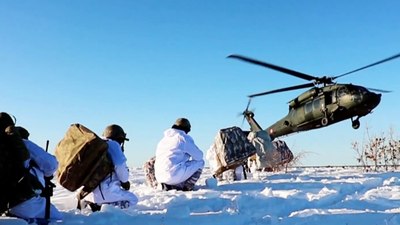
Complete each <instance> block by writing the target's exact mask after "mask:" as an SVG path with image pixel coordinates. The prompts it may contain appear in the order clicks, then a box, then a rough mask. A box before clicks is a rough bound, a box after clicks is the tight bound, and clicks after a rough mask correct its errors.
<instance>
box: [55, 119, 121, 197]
mask: <svg viewBox="0 0 400 225" xmlns="http://www.w3.org/2000/svg"><path fill="white" fill-rule="evenodd" d="M107 152H108V144H107V142H106V141H105V140H103V139H101V138H100V137H99V136H97V135H96V134H95V133H94V132H93V131H91V130H89V129H88V128H86V127H85V126H83V125H81V124H72V125H71V126H70V127H69V129H68V130H67V132H66V134H65V136H64V138H63V139H62V140H61V141H60V142H59V143H58V145H57V146H56V149H55V156H56V158H57V160H58V162H59V167H58V169H57V173H56V176H57V180H58V182H59V183H60V184H61V186H63V187H64V188H66V189H68V190H69V191H76V190H77V189H79V188H80V187H82V186H83V189H82V190H81V194H82V195H81V198H83V197H84V196H86V195H87V194H89V193H90V192H92V191H93V190H94V189H95V188H96V187H97V186H98V185H99V184H100V182H101V181H102V180H104V179H105V178H106V177H107V176H108V175H109V174H111V173H112V171H113V169H114V166H113V164H112V161H111V159H110V158H109V155H108V153H107Z"/></svg>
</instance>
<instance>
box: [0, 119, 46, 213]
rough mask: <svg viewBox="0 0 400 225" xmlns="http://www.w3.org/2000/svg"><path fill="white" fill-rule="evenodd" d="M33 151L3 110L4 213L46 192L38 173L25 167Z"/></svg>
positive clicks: (0, 192)
mask: <svg viewBox="0 0 400 225" xmlns="http://www.w3.org/2000/svg"><path fill="white" fill-rule="evenodd" d="M29 158H30V154H29V151H28V150H27V149H26V146H25V144H24V142H23V140H22V138H21V137H20V136H19V134H18V132H16V129H15V127H14V121H13V120H12V119H11V117H10V116H9V115H8V114H7V113H4V112H1V113H0V180H1V183H2V185H0V214H2V213H4V212H5V211H7V210H8V209H10V208H12V207H14V206H16V205H17V204H19V203H21V202H23V201H26V200H28V199H30V198H32V197H34V196H37V195H39V194H40V193H41V192H42V191H43V188H44V187H43V186H42V184H41V183H40V182H39V180H38V179H37V177H36V176H34V175H33V174H31V173H30V172H29V169H30V168H29V167H28V168H26V167H25V165H24V164H25V162H26V161H27V160H28V159H29Z"/></svg>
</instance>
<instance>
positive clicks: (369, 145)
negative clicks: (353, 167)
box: [351, 127, 400, 171]
mask: <svg viewBox="0 0 400 225" xmlns="http://www.w3.org/2000/svg"><path fill="white" fill-rule="evenodd" d="M365 138H366V139H365V140H363V142H361V143H360V142H358V141H354V142H352V143H351V145H352V149H353V150H355V151H356V153H357V161H358V163H360V164H361V165H362V166H363V167H364V170H368V168H370V167H371V166H373V168H374V170H375V171H376V170H377V169H378V167H383V168H385V170H386V171H387V170H389V167H391V168H394V169H397V166H398V164H399V160H400V140H399V139H398V138H396V137H395V134H394V129H393V128H391V129H390V130H389V132H388V134H385V133H381V134H380V135H371V134H370V132H369V129H368V127H367V128H366V137H365Z"/></svg>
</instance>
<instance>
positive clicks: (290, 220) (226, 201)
mask: <svg viewBox="0 0 400 225" xmlns="http://www.w3.org/2000/svg"><path fill="white" fill-rule="evenodd" d="M399 175H400V172H378V173H376V172H370V173H364V172H362V170H361V169H358V168H352V169H343V168H339V169H338V168H317V169H312V168H306V169H305V168H297V169H296V168H293V169H290V170H289V172H288V173H284V172H279V173H267V172H263V173H254V174H249V177H248V179H247V180H242V181H234V182H228V181H225V182H220V183H218V186H216V187H207V186H206V184H205V181H206V179H207V178H209V177H210V176H211V174H210V172H209V171H208V170H206V171H204V173H203V176H202V177H201V179H200V180H199V183H198V187H197V190H196V191H192V192H181V191H168V192H165V191H159V190H153V189H151V188H149V187H147V186H146V185H145V179H144V172H143V170H142V169H141V168H133V169H131V184H132V186H131V191H133V192H134V193H135V194H136V195H137V196H138V197H139V203H138V205H137V206H136V207H134V208H130V209H124V210H121V209H117V208H114V207H111V206H110V207H103V208H102V210H101V211H100V212H96V213H92V212H91V211H90V210H88V209H84V210H82V211H78V210H76V209H75V207H76V200H75V193H71V192H69V191H67V190H66V189H64V188H62V187H60V186H59V185H57V187H56V189H55V190H54V197H53V198H52V201H53V203H54V204H55V205H56V206H57V207H58V208H59V209H60V210H61V211H62V212H63V213H64V221H63V222H61V223H60V224H66V225H81V224H90V225H96V224H99V225H103V224H104V225H112V224H118V225H124V224H143V225H145V224H146V225H147V224H149V225H152V224H154V225H155V224H157V225H169V224H171V225H172V224H173V225H176V224H185V225H186V224H196V225H201V224H210V225H211V224H218V225H223V224H226V225H235V224H243V225H244V224H267V225H269V224H270V225H275V224H279V225H286V224H287V225H289V224H290V225H300V224H324V225H329V224H332V225H339V224H343V225H352V224H357V225H360V224H362V225H376V224H379V225H387V224H389V225H395V224H400V214H399V213H400V181H399V178H398V177H399ZM0 224H26V223H25V222H24V221H22V220H16V219H11V218H4V217H3V218H1V219H0Z"/></svg>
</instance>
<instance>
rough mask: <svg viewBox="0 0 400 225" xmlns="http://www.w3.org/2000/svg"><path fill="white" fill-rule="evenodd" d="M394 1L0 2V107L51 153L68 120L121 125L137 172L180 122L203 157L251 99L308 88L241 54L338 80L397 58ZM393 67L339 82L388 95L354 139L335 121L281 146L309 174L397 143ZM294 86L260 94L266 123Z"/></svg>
mask: <svg viewBox="0 0 400 225" xmlns="http://www.w3.org/2000/svg"><path fill="white" fill-rule="evenodd" d="M399 10H400V1H397V0H393V1H388V0H383V1H371V0H356V1H344V0H339V1H311V0H305V1H298V0H288V1H278V0H276V1H275V0H273V1H258V0H256V1H231V0H229V1H228V0H222V1H175V0H172V1H147V0H145V1H144V0H143V1H142V0H138V1H121V0H117V1H103V0H96V1H94V0H87V1H77V0H75V1H20V0H3V1H0V78H1V80H2V82H1V89H0V92H1V94H0V104H1V111H6V112H8V113H10V114H13V115H14V116H15V117H16V118H17V124H18V125H22V126H25V127H26V128H27V129H29V131H30V133H31V139H32V140H33V141H35V142H36V143H37V144H39V145H42V146H44V145H45V142H46V140H50V151H51V152H53V151H54V148H55V146H56V144H57V143H58V141H60V140H61V138H62V137H63V136H64V134H65V131H66V130H67V129H68V127H69V125H70V124H72V123H81V124H84V125H85V126H87V127H88V128H90V129H92V130H93V131H95V132H96V133H97V134H99V135H101V134H102V131H103V129H104V128H105V127H106V126H107V125H109V124H111V123H117V124H120V125H121V126H122V127H123V128H124V129H125V131H126V132H127V133H128V137H129V138H130V139H131V141H130V142H128V143H127V144H126V154H127V158H128V162H129V164H130V165H132V166H138V167H139V166H142V165H143V163H144V162H145V161H146V160H147V159H148V158H150V157H151V156H152V155H153V154H154V152H155V147H156V145H157V142H158V141H159V139H160V138H161V137H162V133H163V131H164V130H165V129H167V128H169V127H170V126H171V125H172V124H173V122H174V121H175V119H176V118H178V117H187V118H188V119H189V120H190V121H191V123H192V132H191V135H192V136H193V138H194V139H195V141H196V143H197V144H198V146H199V147H200V148H201V149H202V150H203V151H204V152H206V150H207V149H208V148H209V146H210V145H211V144H212V142H213V139H214V136H215V134H216V133H217V131H218V130H219V129H221V128H226V127H230V126H240V127H242V129H248V128H249V127H248V125H247V124H246V123H242V121H243V118H242V117H240V116H238V114H239V113H240V112H242V111H243V110H244V108H245V107H246V104H247V101H248V99H247V97H246V96H247V95H249V94H253V93H258V92H263V91H267V90H272V89H277V88H282V87H286V86H291V85H298V84H302V83H305V81H303V80H301V79H299V78H296V77H292V76H289V75H285V74H282V73H279V72H276V71H272V70H269V69H265V68H262V67H259V66H255V65H251V64H247V63H244V62H240V61H238V60H234V59H227V58H226V57H227V56H228V55H230V54H241V55H245V56H249V57H252V58H256V59H259V60H263V61H266V62H270V63H273V64H277V65H281V66H284V67H288V68H291V69H294V70H297V71H300V72H303V73H307V74H311V75H314V76H323V75H328V76H335V75H339V74H342V73H345V72H348V71H351V70H353V69H357V68H359V67H362V66H364V65H367V64H370V63H373V62H376V61H378V60H381V59H383V58H386V57H389V56H392V55H394V54H397V53H399V52H400V13H399ZM399 72H400V59H397V60H394V61H390V62H388V63H385V64H381V65H379V66H376V67H373V68H369V69H366V70H363V71H360V72H357V73H354V74H352V75H349V76H345V77H343V78H340V79H339V80H337V81H338V82H342V83H354V84H359V85H363V86H366V87H371V88H378V89H385V90H391V91H393V92H391V93H388V94H384V95H383V97H382V101H381V104H380V105H379V106H378V107H377V108H376V109H375V111H374V112H373V114H371V115H368V116H367V117H364V118H361V127H360V129H358V130H353V129H352V128H351V122H350V121H344V122H341V123H338V124H335V125H332V126H329V127H326V128H323V129H318V130H314V131H309V132H305V133H300V134H294V135H290V136H289V137H286V138H282V139H283V140H285V141H286V142H287V144H288V145H289V147H290V148H291V149H292V151H293V152H294V153H295V154H297V153H300V152H308V154H306V156H305V158H303V160H302V163H303V164H304V165H329V164H355V163H356V160H355V155H356V154H355V151H354V150H352V148H351V142H353V141H360V142H361V141H363V139H364V138H365V136H366V127H368V131H369V132H370V134H377V135H379V134H381V133H382V132H386V133H387V132H388V131H389V129H390V128H392V129H394V131H395V133H396V134H397V135H398V134H399V126H400V124H399V119H398V118H399V117H398V116H399V114H400V106H399V101H398V97H399V93H400V88H399V82H400V76H399ZM302 91H305V90H297V91H291V92H286V93H279V94H275V95H269V96H263V97H258V98H255V99H254V100H253V101H252V104H251V106H250V109H254V110H255V115H256V117H255V118H256V119H257V121H258V122H259V123H260V124H261V126H263V127H267V126H269V125H270V124H272V123H273V122H275V121H276V120H278V119H280V118H281V117H283V116H284V115H286V114H287V109H288V105H287V102H288V101H289V100H291V99H292V98H294V97H296V96H297V95H298V94H300V93H301V92H302Z"/></svg>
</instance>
